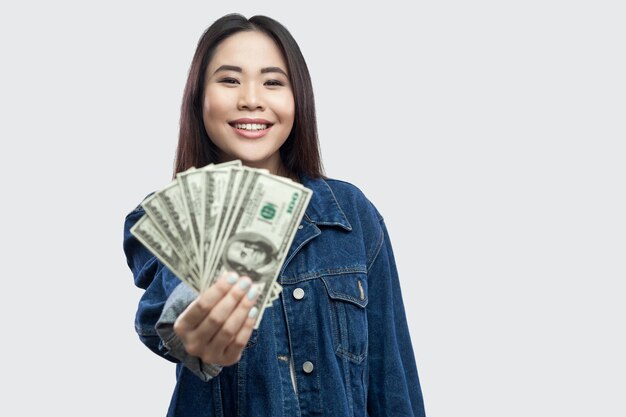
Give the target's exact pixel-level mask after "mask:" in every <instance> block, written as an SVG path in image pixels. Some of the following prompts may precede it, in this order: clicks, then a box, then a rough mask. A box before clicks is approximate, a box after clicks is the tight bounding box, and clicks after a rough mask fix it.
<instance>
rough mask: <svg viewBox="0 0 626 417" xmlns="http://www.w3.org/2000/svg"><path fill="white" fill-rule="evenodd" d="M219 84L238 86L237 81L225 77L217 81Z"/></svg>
mask: <svg viewBox="0 0 626 417" xmlns="http://www.w3.org/2000/svg"><path fill="white" fill-rule="evenodd" d="M217 82H218V83H220V84H238V83H239V81H237V79H235V78H231V77H226V78H222V79H220V80H218V81H217Z"/></svg>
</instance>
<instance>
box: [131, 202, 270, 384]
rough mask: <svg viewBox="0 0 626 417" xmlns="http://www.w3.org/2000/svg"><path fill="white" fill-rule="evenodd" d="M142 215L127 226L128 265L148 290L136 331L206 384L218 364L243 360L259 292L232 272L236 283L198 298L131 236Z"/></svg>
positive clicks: (135, 213)
mask: <svg viewBox="0 0 626 417" xmlns="http://www.w3.org/2000/svg"><path fill="white" fill-rule="evenodd" d="M143 214H144V211H143V210H142V209H141V208H140V207H138V208H137V209H135V210H134V211H133V212H132V213H130V214H129V215H128V216H127V217H126V221H125V224H124V253H125V254H126V259H127V262H128V266H129V268H130V269H131V271H132V272H133V276H134V279H135V285H136V286H137V287H139V288H142V289H144V290H145V292H144V294H143V295H142V297H141V300H140V302H139V307H138V309H137V314H136V318H135V329H136V331H137V334H138V335H139V339H140V340H141V341H142V342H143V343H144V344H145V345H146V346H147V347H148V348H149V349H150V350H152V351H153V352H155V353H156V354H157V355H159V356H162V357H164V358H165V359H168V360H170V361H172V362H181V363H182V364H183V365H184V366H185V367H186V368H187V369H189V370H190V371H192V372H193V373H194V374H195V375H196V376H198V377H199V378H200V379H202V380H203V381H208V380H210V379H211V378H213V377H215V376H216V375H217V374H218V373H219V372H220V371H221V369H222V367H221V366H220V365H216V364H217V363H219V364H223V365H231V364H233V363H235V362H237V361H238V360H239V358H240V357H241V353H242V351H243V349H244V347H245V345H246V343H247V341H248V339H249V338H250V335H251V334H252V329H253V326H254V323H255V315H256V309H254V311H253V310H252V308H253V307H254V303H255V301H256V297H257V296H258V294H256V293H255V292H252V291H250V292H248V293H246V291H247V288H248V286H249V285H250V279H249V278H247V277H244V278H242V279H241V280H239V279H238V277H236V274H234V277H231V278H232V280H228V279H227V277H226V276H224V277H222V278H221V279H219V280H218V282H217V283H216V284H215V285H212V286H211V287H210V288H208V289H207V290H206V291H204V292H202V293H201V294H200V295H199V296H198V294H197V293H196V292H195V291H193V290H192V289H191V288H189V287H188V286H187V285H185V284H184V283H181V281H180V280H179V279H178V278H177V277H176V276H175V275H174V274H173V273H172V272H171V271H170V270H169V269H168V268H166V267H165V266H164V265H163V264H162V263H161V262H159V261H158V260H157V259H156V258H155V257H154V255H152V254H151V253H150V251H148V250H147V249H146V248H145V247H144V246H143V245H142V244H141V243H140V242H139V241H138V240H137V239H136V238H135V237H134V236H133V235H132V234H131V233H130V229H131V228H132V226H133V225H134V224H135V223H136V222H137V221H138V220H139V219H140V218H141V216H143ZM237 282H238V283H239V285H234V284H235V283H237ZM245 295H247V297H244V296H245Z"/></svg>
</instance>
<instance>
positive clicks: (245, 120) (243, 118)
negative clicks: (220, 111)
mask: <svg viewBox="0 0 626 417" xmlns="http://www.w3.org/2000/svg"><path fill="white" fill-rule="evenodd" d="M235 123H242V124H243V123H246V124H247V123H257V124H260V125H270V126H271V125H273V124H274V123H272V122H270V121H269V120H265V119H250V118H247V117H242V118H241V119H236V120H231V121H230V122H228V124H229V125H233V124H235Z"/></svg>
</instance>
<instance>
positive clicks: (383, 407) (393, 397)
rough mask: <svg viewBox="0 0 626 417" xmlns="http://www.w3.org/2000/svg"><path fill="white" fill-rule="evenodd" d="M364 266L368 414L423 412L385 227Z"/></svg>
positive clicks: (422, 401)
mask: <svg viewBox="0 0 626 417" xmlns="http://www.w3.org/2000/svg"><path fill="white" fill-rule="evenodd" d="M380 224H381V233H380V238H379V239H378V243H377V245H378V250H377V252H375V255H374V257H373V260H372V261H371V263H370V264H369V265H368V292H369V294H370V296H369V302H368V306H367V319H368V340H369V348H368V349H369V350H368V365H369V366H368V368H369V377H368V397H367V401H368V404H367V408H368V413H369V415H370V416H376V417H378V416H403V417H404V416H406V417H409V416H415V417H424V416H425V410H424V400H423V397H422V391H421V387H420V382H419V377H418V374H417V366H416V364H415V357H414V354H413V347H412V344H411V337H410V334H409V329H408V325H407V320H406V314H405V311H404V304H403V301H402V293H401V290H400V282H399V279H398V271H397V269H396V264H395V259H394V256H393V251H392V248H391V242H390V239H389V235H388V233H387V228H386V226H385V224H384V222H383V221H382V220H381V221H380Z"/></svg>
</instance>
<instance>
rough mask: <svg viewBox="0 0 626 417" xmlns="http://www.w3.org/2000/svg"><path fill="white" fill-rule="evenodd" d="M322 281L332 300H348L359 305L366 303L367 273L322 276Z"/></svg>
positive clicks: (362, 305) (363, 305)
mask: <svg viewBox="0 0 626 417" xmlns="http://www.w3.org/2000/svg"><path fill="white" fill-rule="evenodd" d="M322 281H324V285H325V286H326V290H327V291H328V296H329V297H330V298H332V299H333V300H343V301H348V302H350V303H352V304H356V305H357V306H359V307H365V306H366V305H367V300H368V297H367V275H365V274H363V273H357V274H354V273H352V274H341V275H332V276H323V277H322Z"/></svg>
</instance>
